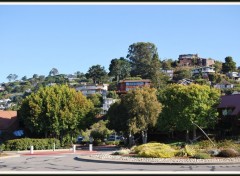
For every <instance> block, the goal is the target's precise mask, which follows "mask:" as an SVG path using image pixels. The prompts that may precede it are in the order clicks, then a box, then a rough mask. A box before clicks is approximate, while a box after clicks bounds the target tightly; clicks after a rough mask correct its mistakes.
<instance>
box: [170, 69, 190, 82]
mask: <svg viewBox="0 0 240 176" xmlns="http://www.w3.org/2000/svg"><path fill="white" fill-rule="evenodd" d="M184 78H188V79H189V78H191V71H190V70H189V69H186V68H181V69H178V70H175V71H174V74H173V80H174V81H179V80H181V79H184Z"/></svg>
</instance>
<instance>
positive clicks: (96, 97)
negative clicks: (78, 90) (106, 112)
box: [87, 93, 103, 108]
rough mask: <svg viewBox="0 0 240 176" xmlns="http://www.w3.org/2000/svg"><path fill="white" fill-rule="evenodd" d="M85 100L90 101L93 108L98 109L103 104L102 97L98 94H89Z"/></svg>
mask: <svg viewBox="0 0 240 176" xmlns="http://www.w3.org/2000/svg"><path fill="white" fill-rule="evenodd" d="M87 98H88V99H89V100H91V101H92V103H93V105H94V107H98V108H100V107H101V106H102V104H103V97H102V95H101V94H99V93H95V94H91V95H89V96H88V97H87Z"/></svg>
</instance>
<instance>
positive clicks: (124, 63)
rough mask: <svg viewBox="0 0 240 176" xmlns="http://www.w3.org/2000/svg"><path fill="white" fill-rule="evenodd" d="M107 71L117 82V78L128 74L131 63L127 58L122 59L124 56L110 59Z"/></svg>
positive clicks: (122, 77) (119, 78)
mask: <svg viewBox="0 0 240 176" xmlns="http://www.w3.org/2000/svg"><path fill="white" fill-rule="evenodd" d="M109 71H110V72H109V75H110V76H114V77H115V80H116V81H117V82H119V80H121V79H124V78H126V77H128V76H129V75H130V71H131V64H130V62H129V61H128V60H126V59H124V57H120V59H112V60H111V64H110V65H109Z"/></svg>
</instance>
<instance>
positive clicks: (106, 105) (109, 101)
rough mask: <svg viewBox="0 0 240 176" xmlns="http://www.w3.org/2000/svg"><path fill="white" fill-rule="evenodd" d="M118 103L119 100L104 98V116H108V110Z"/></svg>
mask: <svg viewBox="0 0 240 176" xmlns="http://www.w3.org/2000/svg"><path fill="white" fill-rule="evenodd" d="M116 101H117V99H113V98H104V99H103V106H102V110H103V112H102V114H106V113H107V111H108V109H109V108H110V106H111V105H112V104H113V103H115V102H116Z"/></svg>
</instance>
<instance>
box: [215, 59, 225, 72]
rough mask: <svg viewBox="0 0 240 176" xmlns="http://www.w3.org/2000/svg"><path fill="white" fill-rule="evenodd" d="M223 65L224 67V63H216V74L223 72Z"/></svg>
mask: <svg viewBox="0 0 240 176" xmlns="http://www.w3.org/2000/svg"><path fill="white" fill-rule="evenodd" d="M222 65H223V63H222V62H220V61H215V63H214V65H213V66H214V68H215V71H216V73H220V72H221V71H222Z"/></svg>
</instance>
